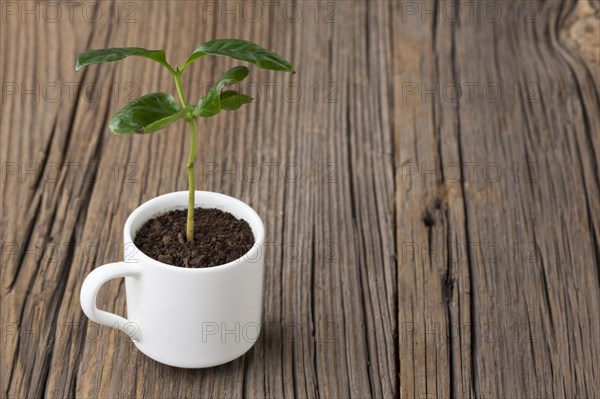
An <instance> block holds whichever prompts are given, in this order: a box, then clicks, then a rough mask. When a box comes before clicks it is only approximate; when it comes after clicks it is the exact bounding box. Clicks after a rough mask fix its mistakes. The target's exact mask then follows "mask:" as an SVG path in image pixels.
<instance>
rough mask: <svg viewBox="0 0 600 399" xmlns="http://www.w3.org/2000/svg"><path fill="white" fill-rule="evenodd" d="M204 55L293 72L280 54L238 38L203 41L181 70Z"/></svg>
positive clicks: (292, 68)
mask: <svg viewBox="0 0 600 399" xmlns="http://www.w3.org/2000/svg"><path fill="white" fill-rule="evenodd" d="M205 55H222V56H226V57H231V58H235V59H236V60H241V61H246V62H250V63H252V64H254V65H256V66H258V67H259V68H264V69H272V70H274V71H284V72H291V73H295V72H294V67H292V65H291V64H290V63H289V62H288V61H286V60H285V59H284V58H283V57H281V56H280V55H278V54H276V53H274V52H272V51H270V50H267V49H265V48H262V47H260V46H259V45H258V44H255V43H252V42H249V41H247V40H240V39H218V40H211V41H210V42H206V43H204V44H203V45H201V46H200V47H198V48H196V50H194V52H193V53H192V55H190V57H189V58H188V59H187V61H186V62H185V63H184V64H183V66H182V67H181V70H184V69H185V68H186V67H187V66H188V65H189V64H191V63H192V62H194V61H196V60H197V59H198V58H200V57H204V56H205Z"/></svg>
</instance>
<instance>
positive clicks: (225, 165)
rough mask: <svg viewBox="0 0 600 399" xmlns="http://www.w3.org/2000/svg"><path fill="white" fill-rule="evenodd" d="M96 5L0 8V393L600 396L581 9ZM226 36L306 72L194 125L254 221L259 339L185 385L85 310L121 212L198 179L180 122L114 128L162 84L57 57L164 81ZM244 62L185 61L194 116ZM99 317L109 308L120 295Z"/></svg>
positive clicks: (265, 84) (591, 28)
mask: <svg viewBox="0 0 600 399" xmlns="http://www.w3.org/2000/svg"><path fill="white" fill-rule="evenodd" d="M53 4H56V3H53ZM89 4H92V3H85V4H84V5H83V6H85V7H88V8H89V7H90V6H89ZM93 4H96V7H99V8H100V9H101V10H102V15H103V16H100V17H98V18H97V19H96V20H92V19H90V18H89V14H86V16H83V14H81V11H82V10H81V9H80V8H77V7H78V6H75V7H76V8H75V14H74V19H73V20H70V19H69V18H68V13H65V14H63V15H64V17H63V18H62V19H60V20H58V21H52V20H50V17H51V16H52V15H53V14H51V13H50V14H49V13H48V11H50V10H48V9H46V12H45V13H44V10H43V8H44V7H48V6H46V5H43V4H42V3H35V2H23V3H15V2H3V3H0V6H1V7H2V21H1V22H2V23H0V32H1V34H0V43H1V45H2V57H1V59H0V80H1V81H2V96H3V98H2V104H1V115H2V117H1V118H0V129H1V135H0V162H1V163H2V168H3V169H2V183H1V185H0V198H1V200H2V204H1V205H2V206H0V207H1V208H2V216H1V220H2V229H1V236H2V237H1V242H2V263H1V267H0V300H1V302H0V322H1V323H2V330H1V331H0V333H1V337H2V339H1V340H2V356H1V358H0V363H1V366H2V367H1V371H0V394H1V395H2V397H10V398H12V397H19V398H21V397H43V396H50V397H73V396H75V397H182V396H183V397H244V396H246V397H292V396H297V397H361V398H362V397H397V396H400V395H401V396H402V397H433V396H435V397H460V398H462V397H523V396H526V397H575V396H576V397H594V396H597V395H598V388H597V387H598V386H599V385H600V382H599V381H598V377H597V374H598V373H596V372H595V370H598V369H599V368H600V366H599V364H600V345H599V340H598V337H599V336H600V312H599V311H600V305H599V304H600V277H599V274H600V272H599V268H598V264H599V257H600V244H599V243H600V238H599V237H600V219H599V217H598V215H599V214H600V178H599V177H598V170H599V168H600V163H599V162H600V158H599V155H598V154H599V152H600V140H599V139H598V137H599V132H600V112H598V111H599V105H598V98H599V96H598V88H599V79H598V71H597V65H598V60H599V58H598V47H597V42H594V38H595V37H596V36H597V35H596V36H594V32H595V30H597V29H598V17H597V9H598V8H597V3H596V2H591V1H589V0H584V1H582V2H570V1H568V2H567V1H565V2H562V1H554V0H553V1H547V2H537V1H518V2H491V1H483V2H476V4H471V5H468V4H466V3H461V2H457V1H441V2H430V1H424V2H412V1H406V2H395V1H377V2H328V1H319V2H291V1H283V2H279V3H277V4H271V5H270V6H269V5H266V4H265V3H256V2H255V3H250V4H251V5H250V8H249V7H248V4H249V3H242V2H218V3H214V2H200V1H183V0H182V1H172V2H167V1H153V2H126V3H120V2H117V3H110V4H112V7H113V8H112V9H109V8H108V7H109V5H108V4H109V3H108V2H98V3H93ZM59 6H63V5H62V4H60V5H59ZM215 6H216V7H217V8H214V7H215ZM7 7H8V8H7ZM11 7H16V8H11ZM27 7H28V9H29V10H31V9H33V10H34V11H33V12H34V13H36V12H37V13H38V14H39V18H38V19H39V20H36V17H35V14H31V13H30V14H27V12H25V11H26V8H27ZM36 7H37V10H38V11H35V10H36ZM65 7H66V5H65ZM269 7H270V8H269ZM469 7H475V8H472V9H471V8H469ZM467 8H469V9H467ZM256 10H260V11H261V15H260V16H257V15H256V14H253V13H254V12H256ZM456 10H459V11H460V12H461V14H460V17H459V18H458V20H456V18H453V15H454V14H452V13H453V12H455V11H456ZM497 10H500V11H501V16H500V17H498V18H497V17H496V14H494V11H497ZM63 11H66V8H63ZM88 11H90V10H89V9H88ZM298 12H299V13H298ZM468 12H470V13H468ZM435 16H437V17H438V18H434V17H435ZM215 37H242V38H246V39H249V40H253V41H256V42H259V43H261V44H263V45H265V46H267V47H270V48H273V49H275V50H276V51H278V52H281V53H282V54H285V55H286V56H287V57H289V58H290V59H291V60H292V61H293V63H294V65H295V67H296V69H297V71H298V74H297V75H294V76H293V77H290V76H283V75H281V74H275V73H270V72H266V71H258V70H254V71H253V74H252V76H251V80H252V82H253V86H251V87H248V86H246V87H245V89H247V91H248V92H249V94H251V95H255V96H256V97H257V103H256V104H254V105H252V106H250V107H246V108H245V109H243V110H241V111H239V112H236V113H233V114H226V115H221V116H218V117H215V118H211V119H210V120H209V121H206V122H205V123H201V124H200V131H201V137H202V139H201V140H200V142H201V145H200V146H199V148H198V151H199V163H198V174H197V184H198V187H200V188H202V189H207V190H214V191H219V192H224V193H227V194H230V195H233V196H236V197H238V198H241V199H242V200H244V201H247V202H248V203H250V204H251V205H252V206H253V207H255V209H257V211H258V212H259V213H260V214H261V215H262V216H263V218H264V219H265V221H266V225H267V226H266V227H267V232H268V234H267V248H266V260H267V262H266V276H265V285H264V287H265V302H264V323H265V324H264V327H263V332H262V335H261V337H260V339H259V341H258V342H257V344H256V345H255V347H254V348H253V349H252V351H250V352H249V353H248V354H246V355H245V356H244V357H243V358H241V359H238V360H236V361H234V362H232V363H230V364H227V365H224V366H221V367H217V368H213V369H208V370H182V369H174V368H170V367H166V366H163V365H160V364H158V363H156V362H154V361H151V360H150V359H148V358H146V357H145V356H144V355H142V354H141V353H139V352H138V351H137V350H136V349H135V347H134V346H133V345H132V344H131V343H130V342H129V341H128V339H127V337H125V336H124V335H122V334H119V333H117V332H115V331H111V330H109V329H107V328H104V327H100V326H98V325H96V324H95V323H91V322H89V321H88V320H87V319H86V318H85V317H84V315H83V313H82V312H81V310H80V308H79V289H80V286H81V283H82V281H83V279H84V277H85V275H86V274H87V273H89V271H90V270H92V269H93V268H94V267H97V266H98V265H101V264H104V263H107V262H114V261H118V260H120V259H121V256H122V250H123V248H122V242H121V240H122V227H123V223H124V221H125V219H126V217H127V215H128V214H129V213H130V212H131V211H132V210H133V209H134V208H135V207H136V206H137V205H138V204H140V203H141V202H143V201H146V200H148V199H150V198H152V197H154V196H156V195H159V194H162V193H166V192H170V191H175V190H181V189H185V188H186V186H187V180H186V175H185V170H184V167H183V163H182V162H183V161H182V160H183V159H185V157H186V150H187V145H188V137H187V135H186V130H185V128H184V126H182V125H176V126H173V127H170V128H169V130H168V131H167V132H162V133H159V134H156V135H152V136H149V137H122V136H118V137H117V136H113V135H110V134H109V133H108V128H107V118H108V117H109V116H110V115H111V114H112V113H113V112H114V111H115V110H117V109H118V108H119V107H121V106H122V105H123V104H124V103H125V102H127V101H128V100H130V99H131V98H132V97H136V96H139V95H141V94H143V93H147V92H150V91H158V90H165V91H169V90H174V87H173V84H172V83H170V82H164V79H167V78H168V76H167V74H165V73H164V72H163V71H161V70H160V67H159V66H158V65H154V64H152V63H148V62H147V61H145V60H142V59H128V60H127V61H125V62H123V63H119V64H110V65H103V66H101V67H98V66H96V67H92V68H89V69H86V70H84V72H82V73H75V72H74V71H73V68H72V64H73V60H74V58H75V56H76V54H77V53H78V52H79V51H81V50H83V49H85V48H90V47H105V46H125V45H135V46H145V47H149V48H160V47H164V48H166V49H167V54H168V56H169V60H171V61H173V62H174V60H181V59H184V58H185V56H186V55H187V53H188V52H189V51H190V50H191V49H193V48H194V47H195V46H196V45H198V44H199V43H201V42H202V41H204V40H209V39H212V38H215ZM34 61H35V62H34ZM233 65H234V63H233V62H231V61H228V60H225V59H221V58H218V59H213V60H212V61H206V62H205V61H203V62H201V63H198V65H194V67H192V68H190V69H189V70H188V71H187V72H186V75H184V85H185V86H186V87H189V88H190V90H189V93H188V97H189V98H192V99H196V98H198V97H199V96H200V95H201V94H202V93H203V91H204V90H206V87H207V84H208V83H210V82H211V81H212V79H214V77H215V76H216V75H217V73H218V71H220V70H222V69H224V68H226V67H229V66H233ZM436 84H439V87H437V88H436ZM36 85H37V86H36ZM56 86H58V87H60V89H61V92H60V93H59V95H58V99H55V98H54V97H53V95H54V92H53V91H52V90H54V88H55V87H56ZM90 87H91V90H92V91H90ZM97 87H99V88H100V90H101V93H100V94H99V95H98V94H97V93H94V91H93V89H94V88H97ZM456 87H460V88H461V89H462V90H463V93H462V95H461V96H460V98H459V99H458V100H457V101H454V100H453V99H454V97H453V96H454V95H455V94H456V93H455V92H454V91H453V89H454V88H456ZM497 87H500V88H501V89H502V94H501V95H500V96H499V97H498V98H494V97H493V96H496V95H497V93H496V92H495V91H493V89H495V88H497ZM36 88H37V90H36ZM31 89H34V90H33V92H27V90H31ZM257 90H258V92H257ZM469 90H470V91H469ZM90 97H91V98H92V99H93V101H90ZM36 163H37V164H36ZM498 171H500V172H501V175H500V176H498V175H497V173H498ZM257 173H259V175H257ZM297 173H300V175H297ZM459 175H462V177H463V178H462V179H461V178H458V176H459ZM56 176H58V177H56ZM98 303H99V305H100V306H101V307H103V308H105V309H107V310H109V311H114V312H117V313H121V314H124V313H125V311H126V309H125V296H124V289H123V284H122V282H119V281H113V282H110V283H109V284H107V285H106V286H105V287H104V288H103V289H102V291H101V294H100V296H99V300H98Z"/></svg>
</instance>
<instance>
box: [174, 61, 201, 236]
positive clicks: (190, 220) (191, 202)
mask: <svg viewBox="0 0 600 399" xmlns="http://www.w3.org/2000/svg"><path fill="white" fill-rule="evenodd" d="M173 76H174V77H175V86H177V94H179V100H180V101H181V106H182V107H183V108H185V107H187V103H186V102H185V96H184V95H183V88H182V87H181V71H180V70H177V71H175V73H174V74H173ZM186 119H187V121H188V123H189V125H190V155H189V157H188V162H187V172H188V193H189V195H188V213H187V228H186V238H187V240H188V241H193V240H194V207H195V202H196V201H195V199H196V190H195V188H194V162H196V136H197V134H196V119H194V117H193V116H191V115H190V116H188V118H186Z"/></svg>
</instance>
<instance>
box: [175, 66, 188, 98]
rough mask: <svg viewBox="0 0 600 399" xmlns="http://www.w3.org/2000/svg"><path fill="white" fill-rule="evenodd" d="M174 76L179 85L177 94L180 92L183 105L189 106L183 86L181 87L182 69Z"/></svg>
mask: <svg viewBox="0 0 600 399" xmlns="http://www.w3.org/2000/svg"><path fill="white" fill-rule="evenodd" d="M173 76H174V77H175V86H176V87H177V94H179V100H180V101H181V106H182V107H187V103H186V102H185V97H184V96H183V88H182V87H181V71H176V72H175V73H174V74H173Z"/></svg>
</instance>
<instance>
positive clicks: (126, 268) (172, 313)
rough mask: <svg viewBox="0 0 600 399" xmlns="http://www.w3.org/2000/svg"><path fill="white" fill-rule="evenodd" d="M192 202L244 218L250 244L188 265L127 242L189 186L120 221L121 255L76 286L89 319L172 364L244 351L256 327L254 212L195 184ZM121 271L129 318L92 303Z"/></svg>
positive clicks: (174, 205) (181, 204) (259, 248)
mask: <svg viewBox="0 0 600 399" xmlns="http://www.w3.org/2000/svg"><path fill="white" fill-rule="evenodd" d="M195 195H196V197H195V202H196V204H199V205H200V206H202V207H203V208H217V209H220V210H222V211H225V212H229V213H231V214H232V215H233V216H235V217H236V218H238V219H243V220H245V221H246V222H248V224H249V225H250V228H251V229H252V232H253V234H254V240H255V243H254V246H253V247H252V248H251V249H250V251H248V252H247V253H246V255H244V256H243V257H241V258H239V259H237V260H235V261H233V262H230V263H227V264H224V265H220V266H215V267H209V268H202V269H192V268H183V267H176V266H171V265H167V264H164V263H161V262H159V261H157V260H154V259H152V258H150V257H148V256H146V255H145V254H144V253H143V252H142V251H140V250H139V249H138V248H137V247H136V246H135V244H134V243H133V238H134V237H135V234H136V233H137V231H138V230H139V229H140V228H141V227H142V225H143V224H144V223H145V222H147V221H148V220H150V219H151V218H153V217H154V216H157V215H160V214H162V213H165V212H168V211H170V210H174V209H186V208H187V203H188V192H187V191H180V192H174V193H169V194H165V195H161V196H159V197H156V198H154V199H151V200H150V201H148V202H146V203H144V204H142V205H141V206H139V207H138V208H137V209H136V210H135V211H133V213H132V214H131V215H130V216H129V218H128V219H127V222H126V223H125V231H124V241H125V247H124V248H125V251H124V252H125V259H124V261H123V262H116V263H110V264H107V265H104V266H100V267H98V268H96V269H94V270H93V271H92V272H91V273H90V274H89V275H88V276H87V277H86V279H85V281H84V282H83V285H82V287H81V297H80V299H81V307H82V308H83V311H84V313H85V314H86V315H87V316H88V317H89V318H90V320H92V321H94V322H96V323H98V324H103V325H106V326H110V327H115V328H117V329H119V330H121V331H123V332H125V333H126V334H128V335H129V336H130V337H131V339H132V340H133V342H134V344H135V345H136V347H137V348H138V349H139V350H140V351H142V352H143V353H144V354H146V355H147V356H148V357H150V358H152V359H154V360H156V361H158V362H160V363H164V364H167V365H170V366H175V367H185V368H202V367H212V366H216V365H219V364H223V363H227V362H229V361H231V360H234V359H236V358H238V357H239V356H241V355H243V354H244V353H245V352H246V351H248V350H249V349H250V348H251V347H252V346H253V345H254V343H255V342H256V340H257V338H258V335H259V333H260V329H261V324H260V323H261V309H262V282H263V269H264V254H263V249H264V240H265V229H264V225H263V223H262V220H261V219H260V217H259V216H258V214H257V213H256V212H255V211H254V210H253V209H252V208H251V207H250V206H249V205H247V204H246V203H244V202H242V201H240V200H238V199H235V198H233V197H230V196H227V195H224V194H219V193H213V192H208V191H196V193H195ZM118 277H124V278H125V293H126V300H127V319H125V318H123V317H121V316H118V315H116V314H113V313H109V312H106V311H103V310H100V309H98V308H97V307H96V296H97V294H98V290H99V289H100V287H101V286H102V285H103V284H104V283H106V282H107V281H108V280H110V279H114V278H118Z"/></svg>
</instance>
